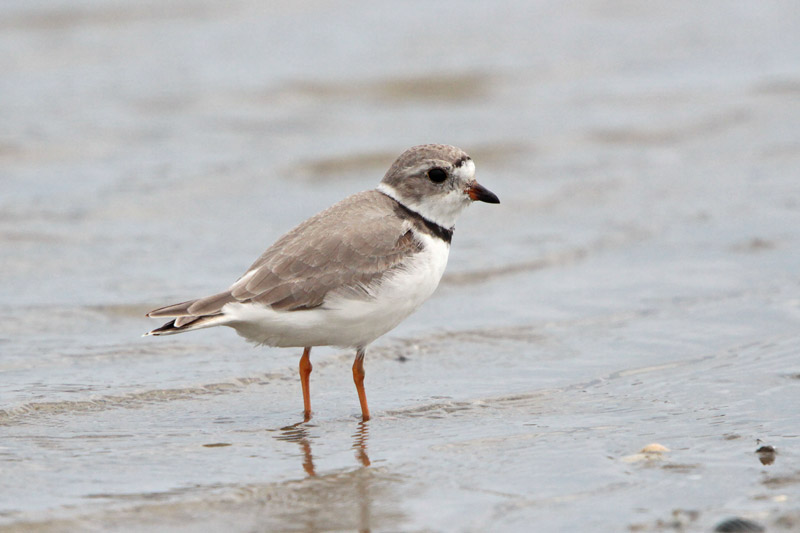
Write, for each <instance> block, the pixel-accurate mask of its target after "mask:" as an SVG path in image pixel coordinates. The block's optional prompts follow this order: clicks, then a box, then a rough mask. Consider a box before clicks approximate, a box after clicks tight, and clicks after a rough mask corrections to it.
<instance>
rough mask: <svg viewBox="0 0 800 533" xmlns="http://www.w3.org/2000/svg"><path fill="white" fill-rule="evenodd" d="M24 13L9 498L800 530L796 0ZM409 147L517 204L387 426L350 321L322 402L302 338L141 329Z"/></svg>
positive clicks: (446, 315)
mask: <svg viewBox="0 0 800 533" xmlns="http://www.w3.org/2000/svg"><path fill="white" fill-rule="evenodd" d="M0 10H2V11H1V12H2V17H0V30H1V31H0V48H1V49H2V50H3V51H4V52H6V53H3V54H0V69H1V70H2V72H3V76H2V77H0V113H2V117H3V120H2V121H0V165H1V168H2V178H0V260H1V261H2V284H0V301H2V302H4V304H5V305H3V306H2V309H0V354H1V355H0V372H2V379H0V436H1V437H2V438H1V439H0V529H2V530H5V531H64V530H82V531H106V530H109V529H112V530H118V531H144V530H148V531H151V530H170V531H184V530H185V531H217V530H219V529H221V528H222V527H225V528H227V529H228V530H230V531H251V530H254V529H259V530H276V531H277V530H280V531H340V530H354V529H358V530H373V531H398V530H401V531H486V530H504V531H529V530H531V528H532V527H533V526H535V529H537V530H540V531H581V530H587V531H588V530H592V531H621V530H626V529H627V530H632V531H662V530H663V531H667V530H676V529H677V530H680V529H686V530H692V531H694V530H704V531H706V530H711V529H713V527H714V526H715V525H716V524H719V523H720V522H721V521H722V520H724V519H726V518H729V517H733V516H739V517H742V518H745V519H748V520H752V521H754V522H757V523H759V524H762V525H764V526H766V527H769V528H770V530H781V529H786V530H788V529H792V528H797V527H800V501H799V499H800V490H798V488H799V487H800V468H798V465H799V464H800V462H798V452H797V449H798V442H800V429H798V428H800V417H798V415H797V405H798V402H799V401H800V394H799V393H798V387H799V386H800V357H798V355H799V354H798V352H799V351H800V348H799V347H800V327H798V326H799V325H800V277H798V272H800V254H798V253H797V249H798V244H800V243H799V242H798V241H799V240H800V230H799V229H798V228H800V181H798V178H797V168H798V164H800V129H798V124H799V123H800V66H798V65H799V64H798V62H797V57H800V55H799V54H800V37H798V33H797V31H796V28H797V27H798V24H799V23H800V11H798V9H797V7H796V5H795V3H793V2H761V3H757V4H752V6H751V5H749V4H738V5H733V4H730V3H729V2H706V3H703V5H696V3H691V4H690V3H688V2H673V3H671V4H669V5H668V6H666V5H665V6H661V7H656V6H653V5H648V6H647V7H644V6H643V5H642V6H640V5H639V4H637V3H630V2H601V1H589V0H583V1H577V2H570V3H566V4H564V3H561V4H558V6H557V7H556V5H555V4H547V3H531V2H522V1H520V2H502V3H501V4H491V5H489V4H487V5H486V6H483V7H482V6H477V5H475V6H472V5H471V6H470V7H469V8H468V9H466V8H464V7H463V5H462V3H455V2H440V3H436V4H433V5H430V4H429V3H426V4H420V3H417V2H411V3H403V4H402V5H395V4H393V5H392V7H391V8H389V7H388V5H387V6H380V5H374V4H359V3H350V4H347V5H342V4H336V5H335V6H334V5H333V4H330V5H329V4H324V3H318V2H313V1H309V2H303V3H275V4H274V5H271V6H263V5H261V4H260V3H255V2H248V1H241V2H231V3H228V4H226V5H225V7H224V8H223V7H221V4H218V3H211V2H208V3H204V2H171V3H169V4H162V3H160V2H144V3H143V2H126V1H124V0H119V1H110V0H96V1H88V0H87V1H84V2H55V3H52V2H51V3H48V4H47V5H44V4H42V5H31V4H30V3H29V2H21V1H16V0H12V1H9V2H4V3H3V5H2V7H0ZM389 15H391V22H389V21H388V19H387V17H388V16H389ZM422 142H446V143H451V144H455V145H458V146H461V147H462V148H464V149H465V150H467V151H468V152H469V153H470V154H471V155H472V156H473V158H474V159H475V161H476V164H477V167H478V177H479V179H480V181H481V182H482V183H483V184H484V185H486V186H487V187H488V188H489V189H491V190H492V191H494V192H496V193H497V194H498V196H499V197H500V198H501V201H502V204H500V205H499V206H492V205H484V204H479V205H475V206H473V207H471V208H470V209H469V210H468V211H467V212H466V213H465V214H464V215H463V216H462V218H461V220H460V221H459V224H458V228H457V232H456V235H455V237H454V242H453V249H452V252H451V256H450V265H449V267H448V272H447V274H446V275H445V278H444V280H443V282H442V284H441V285H440V287H439V289H438V291H437V293H436V295H435V296H434V297H433V298H432V299H431V300H430V301H429V302H428V303H426V305H425V306H423V308H422V309H421V310H420V311H419V312H418V313H417V314H415V315H413V316H412V317H411V318H409V319H408V320H407V321H406V322H405V323H403V324H402V325H401V326H400V327H398V328H397V329H396V330H394V331H393V332H391V333H390V334H387V335H386V336H385V337H384V338H382V339H379V340H378V341H377V342H376V343H375V344H374V345H373V346H372V347H371V348H370V350H369V351H368V354H367V363H366V370H367V393H368V397H369V400H370V407H371V409H372V411H373V416H374V418H373V419H372V420H370V421H369V422H368V423H360V422H359V420H358V417H357V414H358V401H357V398H356V395H355V391H354V390H353V385H352V380H351V374H350V364H351V361H352V356H353V354H351V353H349V352H346V351H341V350H334V349H315V350H314V352H313V355H312V359H313V361H314V372H313V374H312V385H311V387H312V404H313V408H314V412H315V416H314V418H313V419H312V420H311V421H310V422H308V423H302V422H301V420H302V415H301V408H302V400H301V395H300V386H299V383H298V381H299V380H298V378H297V375H296V374H297V372H296V367H297V361H298V358H299V356H300V350H289V349H270V348H253V347H251V346H249V345H247V344H246V343H244V342H243V341H241V339H239V338H238V337H237V336H236V335H235V334H234V333H233V332H232V331H229V330H222V331H215V330H206V331H202V332H197V333H193V334H190V335H182V336H179V337H170V338H159V339H154V338H140V335H141V333H143V332H145V331H147V330H148V329H151V328H152V327H154V326H156V325H158V323H156V322H154V321H151V320H149V319H146V318H144V317H143V315H144V313H145V312H146V311H147V310H149V309H152V308H154V307H157V306H159V305H163V304H167V303H172V302H174V301H181V300H184V299H188V298H191V297H197V296H201V295H206V294H211V293H213V292H215V291H218V290H220V289H222V288H224V287H225V286H227V285H228V284H229V283H230V282H231V281H233V280H234V279H235V278H236V277H237V276H239V275H240V274H241V273H242V272H243V271H244V269H245V268H246V267H247V266H248V265H249V264H250V263H251V262H252V260H253V259H254V258H255V257H257V256H258V254H260V253H261V251H263V249H264V248H265V247H266V246H267V245H268V244H270V243H271V242H272V241H273V240H274V239H275V238H277V237H278V236H279V235H280V234H281V233H282V232H284V231H286V230H287V229H289V228H290V227H291V226H292V225H294V224H295V223H297V222H299V221H301V220H302V219H304V218H306V217H307V216H309V215H311V214H313V213H315V212H317V211H318V210H320V209H322V208H324V207H326V206H327V205H330V204H331V203H333V202H334V201H336V200H338V199H340V198H342V197H344V196H346V195H347V194H350V193H353V192H356V191H359V190H363V189H367V188H370V187H372V186H374V184H376V183H377V181H378V180H379V179H380V177H381V176H382V174H383V172H384V171H385V169H386V168H387V167H388V165H389V164H390V163H391V161H392V160H393V158H394V157H395V156H396V155H397V154H399V153H400V152H401V151H402V150H403V149H405V148H407V147H408V146H411V145H413V144H419V143H422ZM759 439H760V441H761V442H759ZM650 443H660V444H661V445H663V446H666V447H667V448H668V449H669V450H670V451H667V452H662V453H661V454H638V452H639V450H640V449H641V448H642V447H643V446H645V445H647V444H650ZM764 444H767V445H771V446H774V447H775V448H777V455H775V456H774V457H773V462H772V463H771V464H762V462H761V461H760V459H762V458H763V456H762V455H758V454H756V453H755V450H756V449H757V448H758V447H760V446H762V445H764ZM532 525H533V526H532Z"/></svg>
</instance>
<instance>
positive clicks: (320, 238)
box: [159, 191, 421, 322]
mask: <svg viewBox="0 0 800 533" xmlns="http://www.w3.org/2000/svg"><path fill="white" fill-rule="evenodd" d="M397 213H398V211H397V204H396V202H395V201H394V200H392V199H391V198H389V197H387V196H385V195H383V194H381V193H379V192H377V191H367V192H363V193H359V194H356V195H353V196H351V197H349V198H346V199H345V200H343V201H341V202H339V203H338V204H336V205H334V206H333V207H330V208H329V209H327V210H325V211H323V212H321V213H319V214H318V215H316V216H314V217H312V218H310V219H308V220H306V221H305V222H303V223H302V224H300V225H299V226H297V227H296V228H295V229H293V230H292V231H290V232H289V233H287V234H286V235H284V236H283V237H281V238H280V239H279V240H278V241H277V242H276V243H275V244H274V245H272V246H271V247H270V248H269V249H268V250H267V251H266V252H264V254H263V255H262V256H261V257H259V258H258V260H257V261H256V262H255V263H253V265H252V266H251V267H250V268H249V269H248V270H247V272H246V273H245V274H244V275H243V276H242V277H241V278H239V280H238V281H237V282H236V283H234V284H233V285H232V286H231V288H230V289H229V290H228V291H225V292H223V293H219V294H215V295H213V296H209V297H207V298H201V299H199V300H196V301H194V302H186V303H185V304H189V305H185V304H184V307H183V308H182V309H176V311H181V312H180V313H179V315H183V316H185V317H187V318H188V317H189V316H198V315H208V314H213V313H218V312H219V311H220V310H221V309H222V307H223V306H224V305H225V304H227V303H230V302H234V301H240V302H256V303H260V304H263V305H269V306H272V308H274V309H279V310H288V311H293V310H300V309H311V308H314V307H317V306H319V305H322V303H323V302H324V300H325V297H326V295H328V294H329V293H330V292H331V291H336V292H337V293H339V294H343V293H344V294H350V295H352V296H354V297H367V291H366V287H367V286H368V285H369V284H370V283H373V282H375V281H376V280H378V279H379V278H380V277H382V276H384V275H385V274H386V272H387V271H391V270H392V269H394V268H398V267H400V266H401V264H402V263H403V261H404V260H405V259H406V258H407V257H408V255H409V254H413V253H417V252H419V251H420V249H421V248H420V244H419V242H417V241H416V240H415V239H414V237H413V234H412V232H411V223H409V222H408V221H406V220H404V219H403V218H401V217H398V216H397ZM179 305H180V304H179ZM176 307H177V306H176ZM167 309H169V308H165V309H164V310H167ZM159 311H161V310H159ZM162 316H164V315H162ZM172 316H176V315H172ZM183 321H185V320H183ZM183 321H182V322H183Z"/></svg>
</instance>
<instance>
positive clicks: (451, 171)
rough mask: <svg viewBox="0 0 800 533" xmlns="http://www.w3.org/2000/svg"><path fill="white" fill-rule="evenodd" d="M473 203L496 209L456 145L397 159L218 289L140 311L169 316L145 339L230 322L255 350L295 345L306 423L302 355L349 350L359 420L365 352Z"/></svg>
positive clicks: (400, 312)
mask: <svg viewBox="0 0 800 533" xmlns="http://www.w3.org/2000/svg"><path fill="white" fill-rule="evenodd" d="M474 201H480V202H487V203H492V204H497V203H500V200H498V198H497V196H495V195H494V194H493V193H492V192H490V191H489V190H488V189H486V188H484V187H483V186H481V185H480V184H478V182H477V181H476V180H475V164H474V163H473V161H472V158H470V157H469V156H468V155H467V154H466V153H464V152H463V151H462V150H460V149H459V148H456V147H454V146H447V145H442V144H425V145H421V146H415V147H413V148H410V149H408V150H406V151H405V152H403V153H402V154H401V155H400V157H398V158H397V159H396V160H395V162H394V163H392V165H391V166H390V167H389V170H388V171H387V172H386V174H385V175H384V177H383V179H382V180H381V182H380V184H379V185H378V187H377V188H376V189H373V190H370V191H365V192H360V193H357V194H354V195H352V196H350V197H348V198H345V199H344V200H342V201H341V202H339V203H337V204H335V205H333V206H332V207H329V208H328V209H326V210H325V211H322V212H321V213H319V214H317V215H315V216H313V217H311V218H309V219H308V220H306V221H305V222H302V223H301V224H300V225H298V226H297V227H295V228H294V229H292V230H291V231H289V233H287V234H285V235H284V236H283V237H281V238H280V239H278V240H277V241H276V242H275V244H273V245H272V246H270V247H269V248H268V249H267V251H266V252H264V253H263V254H262V255H261V257H259V258H258V259H257V260H256V262H255V263H253V265H252V266H251V267H250V268H249V269H247V271H246V272H245V273H244V275H242V276H241V277H240V278H239V279H238V280H236V282H235V283H234V284H233V285H231V286H230V287H229V288H228V289H227V290H225V291H223V292H220V293H218V294H214V295H212V296H206V297H205V298H199V299H196V300H189V301H186V302H182V303H179V304H174V305H169V306H166V307H161V308H159V309H155V310H154V311H150V312H149V313H148V314H147V316H149V317H155V318H158V317H172V320H170V321H169V322H167V323H166V324H164V325H163V326H161V327H160V328H157V329H154V330H152V331H150V332H149V333H147V334H146V335H173V334H176V333H183V332H186V331H193V330H197V329H202V328H208V327H212V326H229V327H231V328H233V329H235V330H236V332H237V333H238V334H239V335H241V336H242V337H244V338H245V339H247V340H249V341H251V342H253V343H256V344H260V345H268V346H279V347H302V348H303V355H302V357H301V358H300V368H299V370H300V383H301V385H302V389H303V408H304V415H305V419H306V420H308V419H310V417H311V399H310V393H309V377H310V375H311V369H312V365H311V348H312V347H314V346H338V347H347V348H355V350H356V356H355V361H354V362H353V380H354V382H355V385H356V390H357V392H358V399H359V402H360V404H361V414H362V418H363V420H369V418H370V414H369V407H368V406H367V396H366V392H365V391H364V355H365V353H366V348H367V346H368V345H369V344H370V343H371V342H372V341H374V340H375V339H377V338H378V337H380V336H381V335H383V334H384V333H386V332H388V331H390V330H391V329H393V328H394V327H395V326H397V325H398V324H399V323H400V322H401V321H403V320H404V319H405V318H406V317H408V316H409V315H410V314H411V313H413V312H414V311H415V310H417V309H418V308H419V306H420V305H422V303H423V302H424V301H425V300H427V299H428V298H429V297H430V296H431V295H432V294H433V292H434V290H435V289H436V287H437V286H438V285H439V280H440V279H441V278H442V274H443V273H444V270H445V266H446V265H447V257H448V254H449V252H450V241H451V239H452V237H453V230H454V226H455V222H456V218H457V217H458V215H459V214H460V213H461V211H463V210H464V208H465V207H467V206H468V205H469V204H471V203H472V202H474Z"/></svg>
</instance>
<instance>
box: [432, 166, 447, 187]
mask: <svg viewBox="0 0 800 533" xmlns="http://www.w3.org/2000/svg"><path fill="white" fill-rule="evenodd" d="M428 178H430V180H431V181H432V182H434V183H441V182H443V181H444V180H446V179H447V172H445V171H444V169H443V168H439V167H436V168H432V169H430V170H429V171H428Z"/></svg>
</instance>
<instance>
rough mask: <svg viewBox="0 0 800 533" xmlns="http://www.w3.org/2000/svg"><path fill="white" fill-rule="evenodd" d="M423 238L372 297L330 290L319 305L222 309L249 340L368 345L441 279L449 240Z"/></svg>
mask: <svg viewBox="0 0 800 533" xmlns="http://www.w3.org/2000/svg"><path fill="white" fill-rule="evenodd" d="M418 238H419V239H420V240H421V241H422V243H423V249H422V251H421V252H419V253H417V254H415V255H414V256H413V257H412V259H411V260H410V261H409V262H408V264H407V265H406V268H404V269H397V270H396V271H395V273H394V274H392V275H391V276H389V277H387V278H386V279H384V280H383V281H382V282H381V283H380V284H379V285H377V286H375V287H374V288H373V290H372V297H371V298H366V299H352V298H349V299H348V298H344V297H342V296H331V297H329V298H326V300H325V302H324V303H323V305H322V306H320V307H317V308H314V309H309V310H304V311H289V312H286V311H275V310H273V309H271V308H269V307H264V306H260V305H257V304H249V303H247V304H245V303H233V304H227V305H226V306H225V307H224V308H223V312H224V314H225V316H226V317H228V318H229V319H230V321H231V322H230V323H229V324H228V325H229V326H231V327H233V328H235V329H236V331H237V332H238V333H239V334H240V335H242V336H243V337H245V338H247V339H248V340H250V341H252V342H256V343H258V344H267V345H270V346H283V347H289V346H341V347H364V346H366V345H367V344H369V343H371V342H372V341H374V340H375V339H377V338H378V337H380V336H381V335H383V334H384V333H386V332H388V331H390V330H391V329H393V328H394V327H395V326H397V325H398V324H399V323H400V322H402V321H403V320H404V319H405V318H406V317H408V315H410V314H411V313H413V312H414V311H416V310H417V309H418V308H419V306H420V305H422V303H423V302H424V301H425V300H427V299H428V298H430V296H431V295H432V294H433V292H434V291H435V290H436V287H437V286H438V285H439V280H441V279H442V274H444V269H445V266H447V257H448V255H449V253H450V245H449V244H447V243H445V242H444V241H442V240H441V239H437V238H433V237H430V236H428V235H424V234H422V235H419V236H418Z"/></svg>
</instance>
